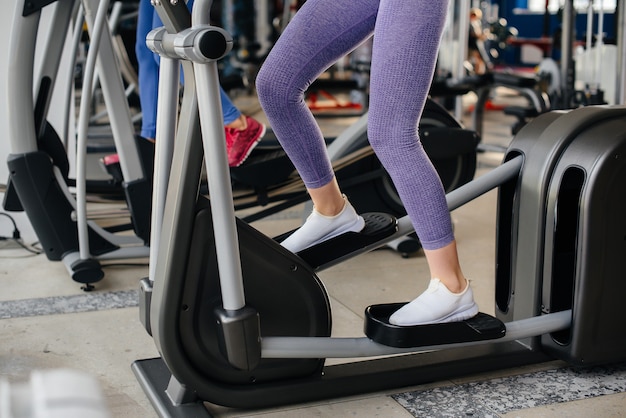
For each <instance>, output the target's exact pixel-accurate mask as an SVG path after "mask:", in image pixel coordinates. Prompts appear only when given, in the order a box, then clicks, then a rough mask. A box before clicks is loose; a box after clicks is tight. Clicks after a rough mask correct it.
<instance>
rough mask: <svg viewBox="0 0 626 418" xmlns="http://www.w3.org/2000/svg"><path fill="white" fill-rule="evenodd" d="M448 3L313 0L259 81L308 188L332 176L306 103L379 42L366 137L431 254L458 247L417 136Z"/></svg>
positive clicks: (277, 47) (374, 53)
mask: <svg viewBox="0 0 626 418" xmlns="http://www.w3.org/2000/svg"><path fill="white" fill-rule="evenodd" d="M447 5H448V2H447V0H444V1H438V0H356V1H355V0H308V1H307V2H305V3H304V5H303V7H302V8H301V9H300V10H299V11H298V12H297V13H296V15H295V17H294V19H293V20H292V21H291V22H290V23H289V25H287V28H286V30H285V31H284V32H283V34H282V35H281V36H280V38H279V39H278V41H277V43H276V45H275V46H274V48H273V49H272V51H271V52H270V54H269V56H268V58H267V60H266V61H265V63H264V65H263V67H262V68H261V70H260V72H259V74H258V77H257V79H256V87H257V93H258V96H259V100H260V102H261V106H262V107H263V110H264V112H265V114H266V116H267V117H268V119H269V122H270V125H271V126H272V129H273V130H274V132H275V133H276V136H277V138H278V140H279V141H280V143H281V145H282V146H283V148H284V149H285V152H286V153H287V155H289V158H290V159H291V160H292V161H293V163H294V165H295V167H296V169H297V170H298V172H299V173H300V176H301V177H302V179H303V181H304V183H305V185H306V187H307V188H319V187H321V186H324V185H326V184H328V183H329V182H330V181H331V180H332V179H333V176H334V172H333V170H332V167H331V163H330V161H329V158H328V154H327V151H326V146H325V143H324V139H323V136H322V132H321V131H320V129H319V127H318V125H317V123H316V122H315V119H314V118H313V115H312V114H311V112H310V110H309V109H308V107H307V105H306V103H305V102H304V92H305V90H306V89H307V88H308V86H309V85H310V84H311V83H312V82H313V81H314V80H315V79H316V78H317V77H319V75H320V74H321V73H322V72H324V71H325V70H326V69H327V68H328V67H329V66H330V65H332V64H333V63H335V62H336V61H337V60H338V59H340V58H341V57H343V56H344V55H345V54H347V53H348V52H350V51H351V50H352V49H354V48H355V47H357V46H358V45H359V44H360V43H361V42H363V41H364V40H365V39H367V38H368V37H369V36H370V35H372V34H374V44H373V50H372V68H371V84H370V92H371V93H370V103H369V115H368V129H367V131H368V137H369V141H370V144H371V145H372V148H373V149H374V151H375V152H376V155H377V156H378V158H379V160H380V161H381V163H382V164H383V166H384V167H385V169H386V170H387V172H388V173H389V175H390V176H391V178H392V179H393V182H394V184H395V186H396V189H397V190H398V194H399V196H400V198H401V199H402V202H403V203H404V207H405V209H406V211H407V213H408V214H409V217H410V219H411V221H412V223H413V226H414V227H415V231H416V232H417V234H418V236H419V238H420V241H421V242H422V246H423V247H424V248H425V249H427V250H434V249H438V248H441V247H444V246H446V245H448V244H449V243H451V242H452V241H453V240H454V234H453V232H452V224H451V220H450V214H449V211H448V207H447V204H446V199H445V194H444V190H443V186H442V184H441V180H440V179H439V176H438V175H437V172H436V171H435V169H434V167H433V165H432V163H431V162H430V159H429V158H428V156H427V155H426V153H425V152H424V149H423V147H422V144H421V142H420V140H419V136H418V132H417V124H418V121H419V119H420V117H421V114H422V111H423V108H424V103H425V100H426V97H427V94H428V90H429V88H430V84H431V81H432V77H433V72H434V67H435V62H436V58H437V52H438V49H439V42H440V39H441V32H442V29H443V26H444V22H445V17H446V11H447Z"/></svg>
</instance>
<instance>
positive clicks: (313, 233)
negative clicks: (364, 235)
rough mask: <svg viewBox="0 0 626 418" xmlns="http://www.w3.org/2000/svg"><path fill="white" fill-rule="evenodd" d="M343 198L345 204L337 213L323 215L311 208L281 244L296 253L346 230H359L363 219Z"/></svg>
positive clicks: (363, 224)
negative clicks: (297, 227) (301, 223)
mask: <svg viewBox="0 0 626 418" xmlns="http://www.w3.org/2000/svg"><path fill="white" fill-rule="evenodd" d="M343 198H344V200H345V205H344V207H343V209H342V210H341V212H339V214H337V215H335V216H324V215H322V214H321V213H319V212H318V211H317V210H315V208H313V212H312V213H311V214H310V215H309V217H308V218H307V219H306V222H305V223H304V225H302V226H301V227H300V228H299V229H298V230H296V231H295V232H294V233H293V234H291V235H290V236H289V237H288V238H287V239H286V240H284V241H283V242H281V245H282V246H283V247H285V248H287V249H288V250H289V251H291V252H293V253H297V252H299V251H302V250H304V249H305V248H309V247H312V246H313V245H316V244H319V243H320V242H323V241H326V240H329V239H331V238H334V237H336V236H338V235H341V234H344V233H346V232H359V231H361V230H362V229H363V227H364V226H365V221H364V220H363V218H362V217H361V216H359V215H358V214H357V213H356V211H355V210H354V208H353V207H352V205H351V204H350V202H348V199H347V198H346V197H345V196H344V197H343Z"/></svg>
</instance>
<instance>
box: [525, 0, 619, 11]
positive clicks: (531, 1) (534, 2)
mask: <svg viewBox="0 0 626 418" xmlns="http://www.w3.org/2000/svg"><path fill="white" fill-rule="evenodd" d="M561 3H562V1H561V0H549V3H548V10H550V12H552V13H556V12H557V11H558V10H559V7H560V6H561ZM616 3H617V0H603V1H602V8H603V9H604V11H605V12H612V11H614V10H615V5H616ZM545 7H546V0H528V10H529V11H531V12H542V13H543V12H544V11H545ZM574 7H575V8H576V10H578V11H579V12H585V11H586V10H587V7H589V0H574ZM599 7H600V1H598V0H596V1H594V2H593V9H594V10H596V11H597V10H598V9H599Z"/></svg>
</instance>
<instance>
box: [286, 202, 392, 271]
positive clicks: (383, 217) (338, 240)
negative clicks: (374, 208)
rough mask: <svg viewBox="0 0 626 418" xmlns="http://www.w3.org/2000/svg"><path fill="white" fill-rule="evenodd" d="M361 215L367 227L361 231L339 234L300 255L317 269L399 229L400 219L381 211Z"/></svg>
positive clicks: (303, 251)
mask: <svg viewBox="0 0 626 418" xmlns="http://www.w3.org/2000/svg"><path fill="white" fill-rule="evenodd" d="M361 216H362V217H363V219H364V220H365V227H364V228H363V230H362V231H361V232H348V233H345V234H342V235H339V236H337V237H335V238H331V239H329V240H328V241H324V242H322V243H320V244H318V245H314V246H313V247H310V248H307V249H305V250H302V251H300V252H299V253H298V255H299V256H300V257H301V258H302V259H303V260H304V261H306V262H307V263H308V264H309V265H310V266H311V267H313V268H314V269H315V268H318V267H320V266H323V265H324V264H327V263H329V262H331V261H334V260H337V259H340V258H342V257H343V256H345V255H346V254H350V253H352V252H354V251H357V250H360V249H362V248H365V247H367V246H369V245H372V244H374V243H376V242H378V241H379V240H381V239H383V238H385V237H388V236H390V235H392V234H395V233H396V231H397V230H398V220H397V219H396V218H395V217H394V216H391V215H388V214H386V213H379V212H369V213H364V214H362V215H361Z"/></svg>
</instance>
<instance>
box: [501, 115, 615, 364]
mask: <svg viewBox="0 0 626 418" xmlns="http://www.w3.org/2000/svg"><path fill="white" fill-rule="evenodd" d="M625 152H626V108H625V107H623V106H613V107H604V106H602V107H587V108H581V109H577V110H574V111H570V112H551V113H548V114H545V115H542V116H541V117H539V118H538V119H536V120H535V121H533V123H531V124H529V125H528V126H527V127H525V128H524V129H523V130H522V131H520V133H519V134H518V135H517V136H516V137H515V139H514V140H513V142H512V143H511V146H510V148H509V150H508V152H507V154H506V156H505V160H510V159H512V158H515V157H517V156H520V155H521V156H523V158H524V165H523V168H522V170H521V172H520V176H519V177H518V178H517V179H512V180H510V181H509V182H507V183H505V184H503V185H502V186H501V188H500V193H499V197H498V228H497V229H498V242H497V256H496V257H497V263H496V310H497V316H498V317H499V318H500V319H503V320H505V321H510V320H518V319H521V318H526V317H532V316H536V315H541V314H547V313H553V312H560V311H565V310H570V309H571V311H572V321H571V324H572V325H571V327H570V328H568V329H566V330H562V331H558V332H554V333H550V334H546V335H543V336H541V337H538V338H536V339H533V340H531V341H528V344H529V345H530V346H531V347H533V348H537V349H541V350H545V351H546V352H548V353H550V354H551V355H554V356H555V357H557V358H561V359H563V360H566V361H568V362H570V363H573V364H581V365H583V364H584V365H589V364H595V363H600V362H602V363H608V362H613V361H621V360H623V359H624V357H625V353H626V332H625V331H626V315H624V314H623V312H621V302H622V295H624V294H625V293H626V281H624V271H626V257H625V256H626V218H625V217H624V214H625V213H626V195H625V194H624V185H625V184H626V164H625V162H626V154H625Z"/></svg>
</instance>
